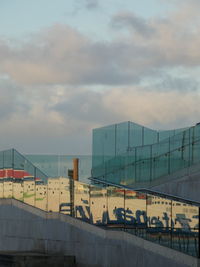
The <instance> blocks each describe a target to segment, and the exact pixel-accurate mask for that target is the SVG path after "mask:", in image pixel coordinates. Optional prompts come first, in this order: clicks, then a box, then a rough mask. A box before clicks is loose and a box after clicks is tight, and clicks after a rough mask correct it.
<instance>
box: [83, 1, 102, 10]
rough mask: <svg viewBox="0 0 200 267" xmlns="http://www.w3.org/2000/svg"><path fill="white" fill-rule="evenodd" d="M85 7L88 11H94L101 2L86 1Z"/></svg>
mask: <svg viewBox="0 0 200 267" xmlns="http://www.w3.org/2000/svg"><path fill="white" fill-rule="evenodd" d="M85 6H86V8H88V9H94V8H98V7H99V0H85Z"/></svg>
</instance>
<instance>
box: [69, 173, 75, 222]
mask: <svg viewBox="0 0 200 267" xmlns="http://www.w3.org/2000/svg"><path fill="white" fill-rule="evenodd" d="M69 188H70V215H71V217H75V211H74V179H72V178H71V177H70V179H69Z"/></svg>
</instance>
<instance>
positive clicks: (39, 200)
mask: <svg viewBox="0 0 200 267" xmlns="http://www.w3.org/2000/svg"><path fill="white" fill-rule="evenodd" d="M35 207H37V208H39V209H42V210H45V211H46V210H47V185H46V184H44V183H43V182H41V181H35Z"/></svg>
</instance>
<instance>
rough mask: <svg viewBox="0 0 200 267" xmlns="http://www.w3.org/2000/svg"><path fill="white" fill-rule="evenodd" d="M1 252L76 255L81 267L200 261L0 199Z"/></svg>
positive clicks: (182, 265) (175, 265) (180, 266)
mask: <svg viewBox="0 0 200 267" xmlns="http://www.w3.org/2000/svg"><path fill="white" fill-rule="evenodd" d="M0 251H2V252H7V253H8V252H11V251H18V252H20V251H23V252H24V251H26V252H31V253H33V252H35V253H36V252H37V253H44V254H54V255H55V254H57V255H69V256H70V255H73V256H75V257H76V262H77V266H80V267H121V266H123V267H134V266H136V267H137V266H138V267H147V266H148V267H155V266H162V267H165V266H167V267H168V266H170V267H188V266H194V267H197V266H198V264H199V260H198V259H196V258H194V257H191V256H188V255H186V254H182V253H180V252H178V251H175V250H172V249H170V248H166V247H163V246H160V245H158V244H155V243H152V242H149V241H146V240H144V239H141V238H138V237H136V236H134V235H131V234H128V233H125V232H122V231H112V230H104V229H101V228H99V227H96V226H94V225H90V224H87V223H85V222H82V221H79V220H77V219H74V218H71V217H69V216H67V215H64V214H59V213H47V212H45V211H42V210H39V209H37V208H35V207H32V206H29V205H27V204H24V203H22V202H19V201H17V200H14V199H0Z"/></svg>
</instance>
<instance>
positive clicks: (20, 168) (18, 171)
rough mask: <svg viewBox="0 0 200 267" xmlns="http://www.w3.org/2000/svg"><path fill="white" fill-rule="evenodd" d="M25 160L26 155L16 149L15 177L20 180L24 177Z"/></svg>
mask: <svg viewBox="0 0 200 267" xmlns="http://www.w3.org/2000/svg"><path fill="white" fill-rule="evenodd" d="M24 162H25V159H24V157H23V156H22V155H21V154H19V153H18V152H17V151H16V150H14V170H13V178H15V180H18V182H20V180H23V179H24ZM16 189H17V188H16Z"/></svg>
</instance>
